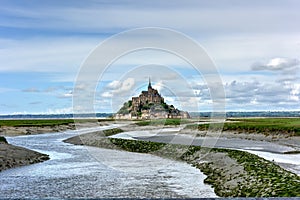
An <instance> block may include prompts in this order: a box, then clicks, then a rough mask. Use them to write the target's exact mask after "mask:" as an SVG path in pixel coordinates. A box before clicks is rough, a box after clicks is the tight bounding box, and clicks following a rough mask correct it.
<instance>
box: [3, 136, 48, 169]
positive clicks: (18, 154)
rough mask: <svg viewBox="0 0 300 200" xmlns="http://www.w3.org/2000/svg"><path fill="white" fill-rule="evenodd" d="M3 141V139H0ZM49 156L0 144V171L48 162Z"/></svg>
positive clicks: (4, 143)
mask: <svg viewBox="0 0 300 200" xmlns="http://www.w3.org/2000/svg"><path fill="white" fill-rule="evenodd" d="M2 140H3V139H2ZM48 159H49V156H48V155H46V154H42V153H39V152H36V151H32V150H29V149H26V148H23V147H18V146H14V145H11V144H8V143H6V142H5V141H1V142H0V171H2V170H5V169H9V168H13V167H19V166H24V165H29V164H34V163H38V162H43V161H45V160H48Z"/></svg>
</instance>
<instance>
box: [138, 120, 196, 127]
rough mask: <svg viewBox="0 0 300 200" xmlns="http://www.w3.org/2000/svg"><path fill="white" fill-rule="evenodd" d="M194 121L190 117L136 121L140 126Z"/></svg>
mask: <svg viewBox="0 0 300 200" xmlns="http://www.w3.org/2000/svg"><path fill="white" fill-rule="evenodd" d="M190 122H192V121H191V120H188V119H153V120H143V121H139V122H137V123H135V124H136V125H138V126H149V125H152V126H163V125H165V126H178V125H180V124H186V123H190Z"/></svg>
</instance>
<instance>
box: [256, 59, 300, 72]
mask: <svg viewBox="0 0 300 200" xmlns="http://www.w3.org/2000/svg"><path fill="white" fill-rule="evenodd" d="M299 64H300V61H299V60H298V59H288V58H272V59H271V60H269V61H268V62H267V63H255V64H254V65H252V70H257V71H258V70H270V71H281V70H287V69H290V68H293V67H295V66H297V65H299Z"/></svg>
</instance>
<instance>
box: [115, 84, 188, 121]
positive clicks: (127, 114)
mask: <svg viewBox="0 0 300 200" xmlns="http://www.w3.org/2000/svg"><path fill="white" fill-rule="evenodd" d="M189 117H190V116H189V113H188V112H184V111H180V110H178V109H176V108H175V107H174V106H173V105H168V104H166V103H165V102H164V98H163V97H162V96H161V95H160V94H159V92H158V91H157V90H156V89H154V88H152V86H151V81H150V78H149V84H148V90H147V91H142V93H141V94H140V95H139V96H138V97H132V100H129V101H128V102H125V103H124V104H123V106H122V107H121V109H120V110H119V111H118V112H117V114H116V115H115V118H116V119H152V118H189Z"/></svg>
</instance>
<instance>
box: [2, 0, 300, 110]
mask: <svg viewBox="0 0 300 200" xmlns="http://www.w3.org/2000/svg"><path fill="white" fill-rule="evenodd" d="M0 3H1V7H0V61H1V63H0V95H1V98H0V114H13V113H71V112H72V111H73V104H72V101H73V97H74V94H73V93H74V92H73V89H74V85H75V84H76V81H77V78H76V77H77V75H78V73H80V69H81V67H82V65H83V64H84V63H85V60H86V59H88V58H89V55H90V54H91V52H93V50H95V48H96V47H97V46H98V45H99V44H101V42H103V41H105V40H107V39H108V38H110V37H112V36H113V35H115V34H119V33H120V32H123V31H127V30H130V29H134V28H142V27H161V28H168V29H172V30H175V31H178V32H180V33H182V34H184V35H186V36H188V37H189V38H191V39H193V40H195V41H196V42H197V43H198V44H199V45H200V46H201V47H202V48H203V49H205V51H206V53H207V54H208V55H209V57H210V58H211V59H212V60H213V62H214V63H215V65H216V67H217V69H218V73H219V76H220V78H221V80H222V85H223V88H224V91H225V95H226V110H227V111H233V110H234V111H253V110H266V111H269V110H300V104H299V97H300V79H299V66H300V61H299V60H300V12H299V8H300V2H299V1H297V0H294V1H292V0H281V1H278V0H274V1H269V0H265V1H264V0H263V1H262V0H254V1H240V0H223V1H204V0H203V1H201V0H200V1H199V0H195V1H191V0H187V1H179V0H178V1H177V0H172V1H166V0H165V1H164V0H152V1H146V0H145V1H144V0H135V1H133V0H115V1H111V0H89V1H88V0H87V1H81V0H78V1H77V0H64V1H59V0H51V1H50V0H45V1H40V0H26V1H25V0H0ZM149 35H150V34H149ZM180 45H182V46H183V47H184V45H185V44H180ZM111 51H112V50H108V51H107V54H109V53H110V52H111ZM191 53H192V52H191ZM201 75H203V74H201V72H200V74H199V73H196V72H195V71H193V68H192V67H191V66H190V65H189V63H187V62H185V61H184V60H182V59H181V58H180V57H179V56H175V55H172V54H170V53H167V52H162V51H153V50H144V51H139V52H134V53H131V54H129V55H124V56H123V57H121V58H119V59H118V60H116V61H114V63H113V64H112V65H111V66H110V67H108V68H107V69H106V71H105V73H104V74H102V76H100V74H99V79H98V82H97V86H96V88H95V87H93V88H89V87H88V86H87V85H85V84H84V83H80V84H78V87H79V86H80V89H82V90H86V91H89V89H92V90H94V93H93V95H91V97H90V98H93V106H94V108H95V111H96V112H112V111H115V110H116V109H117V108H118V107H119V106H120V104H121V102H122V101H123V100H127V99H129V98H130V97H131V96H132V95H137V94H138V93H139V92H140V90H142V89H144V88H145V87H146V86H147V84H148V83H147V81H148V77H149V76H151V79H152V82H153V83H152V84H153V86H154V87H156V88H157V89H159V92H160V93H161V94H162V95H163V96H165V99H166V101H167V102H168V103H170V104H174V105H175V106H177V107H179V108H181V109H184V110H189V111H191V110H195V109H196V111H207V110H210V109H211V105H212V99H211V97H212V94H211V93H210V92H212V91H213V90H212V89H211V88H210V87H211V86H208V85H207V84H206V82H205V79H203V76H201ZM87 88H89V89H87ZM83 94H84V93H83ZM87 96H88V95H87ZM116 99H119V100H118V101H117V100H116ZM83 103H84V102H83ZM196 104H197V106H195V105H196ZM197 109H198V110H197Z"/></svg>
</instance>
